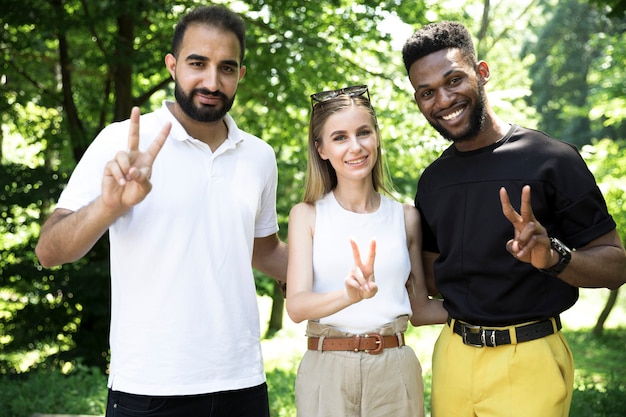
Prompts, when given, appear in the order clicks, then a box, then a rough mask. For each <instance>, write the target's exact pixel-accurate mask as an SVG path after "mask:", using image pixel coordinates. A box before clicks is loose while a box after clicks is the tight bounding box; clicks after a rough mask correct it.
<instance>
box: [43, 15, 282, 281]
mask: <svg viewBox="0 0 626 417" xmlns="http://www.w3.org/2000/svg"><path fill="white" fill-rule="evenodd" d="M240 52H241V45H240V44H239V41H238V39H237V37H236V36H235V35H234V34H233V33H232V32H229V31H223V30H219V29H216V28H213V27H207V26H204V25H199V24H192V25H190V26H189V27H188V28H187V30H186V32H185V35H184V37H183V41H182V44H181V48H180V51H179V53H178V57H175V56H173V55H172V54H167V55H166V57H165V65H166V67H167V69H168V71H169V72H170V74H171V76H172V78H173V79H174V80H175V81H176V83H177V84H178V86H179V87H180V88H181V89H182V90H183V91H184V92H185V93H186V94H187V95H189V96H190V97H191V98H192V100H193V104H194V105H195V106H197V107H199V108H203V107H206V108H209V107H213V108H220V107H222V106H224V99H223V97H220V96H219V95H211V94H203V93H194V91H195V90H196V89H199V90H202V91H204V90H208V91H210V92H220V93H222V94H223V95H225V96H226V97H229V98H232V97H234V95H235V93H236V91H237V87H238V84H239V81H240V80H241V79H242V78H243V77H244V75H245V73H246V69H245V67H244V66H242V65H241V62H240ZM170 111H171V112H172V114H173V115H174V116H175V117H176V119H177V120H178V121H179V122H180V123H181V125H182V126H183V127H184V128H185V130H186V131H187V133H189V134H190V135H191V136H193V137H194V138H196V139H198V140H201V141H202V142H204V143H206V144H207V145H208V146H209V147H210V148H211V150H213V151H215V150H216V149H217V148H218V147H219V146H220V145H221V144H222V143H223V142H224V141H225V140H226V138H227V137H228V129H227V127H226V124H225V123H224V120H223V119H219V120H216V121H214V122H199V121H197V120H195V119H193V118H191V117H190V116H189V115H188V114H186V113H185V112H184V111H183V110H182V108H181V107H180V105H179V103H178V102H175V103H174V104H173V105H171V106H170ZM170 129H171V126H170V125H169V124H167V125H166V126H164V128H163V130H162V131H161V132H160V133H159V135H158V136H157V137H156V138H155V139H154V141H153V142H152V144H151V145H150V147H149V148H148V149H147V150H146V151H140V150H139V149H138V144H139V109H138V108H135V109H133V111H132V113H131V117H130V127H129V132H128V150H127V151H120V152H118V153H117V155H116V156H115V158H114V159H113V160H112V161H110V162H109V163H107V165H106V167H105V173H104V180H103V184H102V194H101V195H100V196H99V197H98V198H97V199H96V200H94V202H92V203H91V204H89V205H87V206H85V207H83V208H82V209H80V210H78V211H76V212H72V211H69V210H65V209H56V210H55V211H54V212H53V213H52V214H51V215H50V217H49V218H48V220H47V221H46V223H45V224H44V226H43V227H42V230H41V234H40V238H39V242H38V243H37V247H36V249H35V250H36V253H37V256H38V258H39V261H40V263H41V264H42V265H43V266H44V267H50V266H54V265H61V264H64V263H69V262H74V261H76V260H78V259H80V258H81V257H83V256H84V255H85V254H86V253H87V252H88V251H89V250H90V249H91V248H92V247H93V245H94V244H95V243H96V242H97V241H98V239H100V237H102V235H103V234H104V233H105V232H106V231H107V229H108V228H109V227H110V226H111V225H112V224H113V223H114V222H115V221H116V220H117V219H118V218H119V217H120V216H122V215H123V214H124V213H126V212H128V210H130V209H131V208H132V207H133V206H134V205H136V204H139V203H140V202H141V201H143V199H144V198H145V196H146V195H147V194H148V193H149V192H150V190H151V188H152V185H151V183H150V174H151V171H152V164H153V162H154V160H155V158H156V157H157V155H158V153H159V151H160V150H161V148H162V146H163V144H164V143H165V140H166V139H167V136H168V134H169V131H170ZM252 265H253V266H254V267H255V268H257V269H259V270H260V271H261V272H263V273H266V274H267V275H269V276H272V277H275V278H277V279H279V280H282V281H284V280H285V277H286V272H287V248H286V245H285V244H284V243H283V242H281V241H280V240H279V239H278V236H277V235H276V234H273V235H270V236H267V237H263V238H256V239H255V242H254V249H253V256H252Z"/></svg>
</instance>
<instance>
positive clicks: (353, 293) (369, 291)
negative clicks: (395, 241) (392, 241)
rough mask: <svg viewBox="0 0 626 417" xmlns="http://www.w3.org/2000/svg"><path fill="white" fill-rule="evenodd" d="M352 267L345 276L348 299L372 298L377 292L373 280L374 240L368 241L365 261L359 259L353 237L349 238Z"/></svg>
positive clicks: (359, 252) (358, 252) (358, 251)
mask: <svg viewBox="0 0 626 417" xmlns="http://www.w3.org/2000/svg"><path fill="white" fill-rule="evenodd" d="M350 245H351V246H352V256H353V258H354V267H353V268H352V270H351V271H350V274H349V275H348V276H347V277H346V291H347V294H348V297H349V298H350V300H352V301H354V302H357V301H361V300H362V299H365V298H372V297H373V296H374V295H376V292H378V287H377V286H376V282H374V258H375V257H376V240H375V239H372V240H371V241H370V247H369V253H368V255H367V259H366V260H365V262H363V260H362V259H361V251H360V250H359V245H358V244H357V243H356V241H355V240H354V238H350Z"/></svg>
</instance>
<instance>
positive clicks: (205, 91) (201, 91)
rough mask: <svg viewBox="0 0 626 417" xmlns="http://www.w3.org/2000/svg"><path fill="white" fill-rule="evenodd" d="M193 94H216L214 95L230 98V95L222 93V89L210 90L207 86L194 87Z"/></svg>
mask: <svg viewBox="0 0 626 417" xmlns="http://www.w3.org/2000/svg"><path fill="white" fill-rule="evenodd" d="M192 93H193V94H202V95H205V96H214V97H220V98H222V99H224V100H228V97H226V94H224V93H222V92H221V91H219V90H217V91H211V90H208V89H206V88H194V89H193V90H192Z"/></svg>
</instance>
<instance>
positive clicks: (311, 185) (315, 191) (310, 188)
mask: <svg viewBox="0 0 626 417" xmlns="http://www.w3.org/2000/svg"><path fill="white" fill-rule="evenodd" d="M351 106H357V107H362V108H364V109H366V110H367V112H368V113H369V114H370V116H371V117H372V122H373V125H374V129H375V133H376V138H377V139H378V146H377V148H376V154H377V155H376V156H377V158H376V163H375V164H374V168H373V169H372V183H373V185H374V190H376V191H377V192H380V193H383V194H387V195H390V194H391V184H390V182H389V179H388V176H387V175H386V172H387V170H386V166H385V161H384V159H383V151H382V141H381V140H380V129H379V127H378V121H377V119H376V112H375V111H374V108H373V107H372V104H371V103H370V100H369V99H368V98H367V97H365V96H349V95H339V96H337V97H335V98H332V99H330V100H326V101H322V102H319V103H316V104H315V105H314V106H313V109H312V110H311V120H310V122H309V146H308V161H307V173H306V183H305V189H304V197H303V201H304V202H306V203H314V202H316V201H317V200H319V199H320V198H321V197H323V196H324V195H325V194H327V193H328V192H330V191H331V190H333V189H334V188H335V187H336V186H337V173H336V172H335V169H334V168H333V166H332V165H331V164H330V162H329V161H328V160H324V159H322V157H321V156H320V155H319V153H318V152H317V146H316V143H317V142H321V140H322V136H321V135H322V130H323V129H324V125H325V124H326V121H327V120H328V118H329V117H330V116H332V115H334V114H336V113H338V112H340V111H342V110H345V109H347V108H349V107H351Z"/></svg>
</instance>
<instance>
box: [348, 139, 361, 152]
mask: <svg viewBox="0 0 626 417" xmlns="http://www.w3.org/2000/svg"><path fill="white" fill-rule="evenodd" d="M360 150H361V143H360V142H359V140H358V139H357V137H356V136H351V137H350V151H351V152H355V153H356V152H359V151H360Z"/></svg>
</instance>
